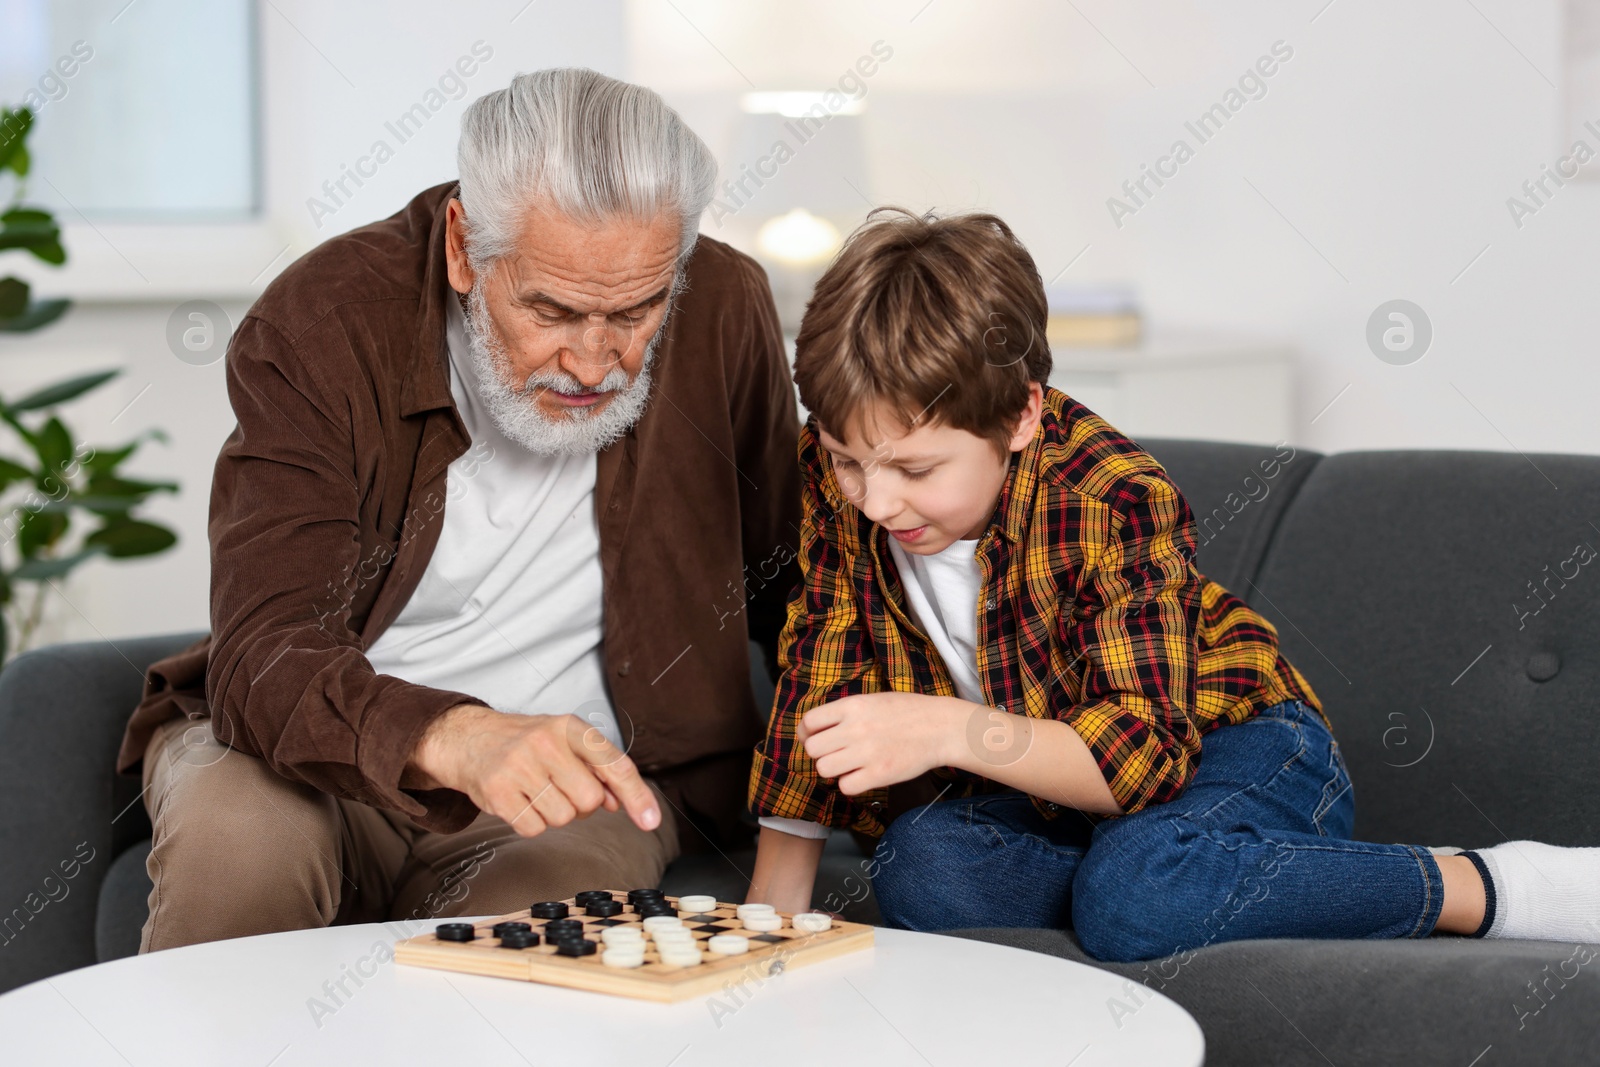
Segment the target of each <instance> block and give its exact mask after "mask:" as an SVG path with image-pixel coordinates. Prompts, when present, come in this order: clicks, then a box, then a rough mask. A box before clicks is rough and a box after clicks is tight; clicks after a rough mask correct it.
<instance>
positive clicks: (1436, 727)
mask: <svg viewBox="0 0 1600 1067" xmlns="http://www.w3.org/2000/svg"><path fill="white" fill-rule="evenodd" d="M1144 443H1145V445H1146V447H1147V448H1149V450H1150V451H1151V452H1152V453H1153V454H1154V455H1155V456H1156V457H1157V458H1158V459H1159V460H1160V461H1161V462H1162V463H1163V464H1164V465H1165V466H1166V467H1167V469H1168V470H1169V471H1170V472H1171V474H1172V475H1173V477H1174V479H1175V480H1176V481H1177V483H1178V485H1179V486H1180V487H1182V489H1183V490H1184V493H1185V495H1186V496H1187V497H1188V499H1189V501H1190V504H1191V506H1192V507H1193V508H1194V511H1195V514H1196V518H1197V520H1198V521H1199V523H1200V528H1201V542H1202V547H1201V550H1200V555H1199V559H1198V562H1199V565H1200V568H1201V569H1202V570H1203V571H1204V572H1205V573H1207V574H1208V575H1210V576H1212V577H1214V578H1216V579H1217V580H1218V581H1220V582H1221V583H1222V584H1223V585H1224V586H1226V587H1227V588H1228V589H1230V590H1232V591H1233V592H1235V593H1237V594H1239V595H1240V596H1241V597H1243V598H1244V599H1245V600H1246V601H1248V602H1249V603H1250V604H1252V605H1253V606H1254V607H1256V608H1257V609H1259V610H1260V611H1261V612H1262V613H1263V614H1265V615H1266V617H1267V618H1268V619H1270V620H1271V621H1272V622H1273V623H1274V624H1275V625H1276V626H1277V627H1278V630H1279V633H1280V636H1281V638H1282V641H1283V645H1284V648H1285V650H1286V652H1287V654H1288V655H1289V657H1290V658H1291V659H1292V660H1293V662H1294V663H1295V664H1296V665H1297V666H1298V667H1299V668H1300V669H1301V671H1302V672H1304V673H1305V675H1306V676H1307V677H1308V678H1309V679H1310V681H1311V683H1312V685H1313V686H1314V687H1315V688H1316V690H1317V692H1318V694H1319V695H1320V696H1321V697H1322V699H1323V702H1324V704H1325V706H1326V708H1327V710H1328V714H1329V718H1330V719H1331V720H1332V722H1333V724H1334V729H1335V734H1336V736H1337V737H1338V738H1339V740H1340V743H1341V745H1342V747H1343V749H1344V753H1345V756H1346V759H1347V762H1348V764H1349V767H1350V772H1351V775H1352V777H1353V779H1354V782H1355V793H1356V810H1357V817H1356V836H1357V837H1358V838H1362V839H1367V840H1374V841H1385V842H1394V841H1405V842H1413V843H1420V844H1428V845H1457V846H1461V847H1474V846H1487V845H1491V844H1495V843H1498V842H1500V841H1503V840H1506V839H1508V838H1512V839H1514V838H1533V839H1537V840H1542V841H1548V842H1551V843H1554V844H1561V845H1580V844H1582V845H1597V844H1600V789H1597V788H1596V783H1595V779H1594V772H1595V768H1596V765H1597V756H1600V709H1597V708H1596V706H1595V697H1596V696H1600V678H1597V674H1600V607H1597V605H1600V568H1597V567H1596V566H1594V564H1593V562H1592V560H1593V557H1594V550H1593V549H1590V548H1589V547H1588V546H1590V545H1593V546H1597V547H1600V526H1597V525H1596V522H1600V458H1594V457H1585V456H1563V455H1537V456H1530V457H1524V456H1521V455H1516V454H1502V453H1474V452H1358V453H1347V454H1341V455H1336V456H1320V455H1318V454H1315V453H1312V452H1308V451H1305V450H1300V451H1298V452H1294V453H1293V454H1292V455H1291V454H1290V450H1288V449H1283V450H1274V449H1272V448H1263V447H1257V446H1247V445H1229V444H1214V443H1204V442H1193V441H1168V440H1150V441H1146V442H1144ZM1578 546H1583V547H1582V548H1581V549H1580V548H1579V547H1578ZM195 636H197V635H194V634H180V635H173V636H170V637H152V638H144V639H139V640H128V641H118V642H116V643H115V647H113V645H111V644H103V643H92V644H77V645H60V646H55V647H52V648H46V649H41V650H38V651H35V652H31V653H28V654H27V655H24V656H21V657H18V658H17V659H16V660H15V661H14V662H13V663H12V664H11V665H9V666H8V667H7V668H6V669H5V671H4V672H3V673H0V810H3V811H4V812H5V814H6V818H5V820H4V821H3V822H0V922H3V923H4V932H3V933H0V990H4V989H9V988H12V987H14V986H16V985H20V984H22V983H23V982H27V981H32V980H34V979H38V978H41V977H44V976H47V975H50V974H54V973H57V972H59V971H63V970H67V969H70V968H74V967H81V966H85V965H88V964H91V963H94V962H96V961H98V960H106V959H111V958H115V957H118V956H122V955H127V954H129V953H131V952H133V951H135V950H136V948H137V945H138V931H139V927H140V925H141V924H142V922H143V919H144V909H145V895H146V893H147V892H148V888H149V883H148V881H147V879H146V876H145V873H144V857H145V855H146V853H147V851H148V848H149V832H150V829H149V823H148V820H147V819H146V817H145V813H144V809H143V805H142V804H140V803H138V801H139V794H138V784H137V783H136V782H133V781H130V780H126V779H119V778H117V777H116V776H115V775H113V774H112V773H111V769H110V768H111V765H112V760H113V755H114V753H115V750H116V746H117V742H118V740H119V738H120V735H121V730H122V724H123V722H124V720H125V718H126V716H127V714H128V712H129V710H130V709H131V708H132V706H133V704H134V703H135V702H136V701H137V699H138V695H139V692H140V683H141V678H142V672H143V669H144V667H145V665H146V664H147V663H149V662H150V661H152V660H154V659H157V658H159V657H161V656H163V655H165V654H166V653H168V652H169V651H171V650H173V649H176V648H179V647H182V646H183V645H185V644H187V643H189V642H190V641H191V640H192V639H193V638H194V637H195ZM752 664H753V672H752V674H753V684H754V685H755V686H756V687H757V690H758V692H759V693H763V694H766V693H770V683H769V682H768V680H767V679H766V678H765V674H764V672H763V671H762V670H761V668H760V667H759V661H758V660H756V659H754V658H753V659H752ZM764 700H765V698H763V702H764ZM750 860H751V855H750V854H749V853H739V854H735V855H732V856H723V855H720V854H715V853H708V854H703V855H697V856H691V857H687V858H685V859H683V860H680V861H679V862H678V863H677V864H674V866H673V867H672V869H671V870H669V871H668V873H667V877H666V880H665V883H664V884H665V887H666V888H667V889H668V890H669V891H677V890H686V889H688V888H690V887H692V888H694V889H696V890H699V891H705V892H715V893H717V894H719V895H723V896H725V898H726V897H728V896H731V897H734V898H737V897H738V895H739V894H740V893H741V892H742V890H743V885H744V875H745V873H747V872H748V867H749V863H750ZM64 863H65V864H66V866H63V864H64ZM864 864H865V857H863V856H862V855H861V854H860V853H859V852H858V851H857V850H856V848H855V845H854V843H853V842H852V840H851V839H850V838H849V837H848V836H846V835H836V836H835V838H834V839H833V840H832V841H831V842H830V844H829V850H828V855H827V859H826V862H825V870H824V874H823V877H822V879H821V881H820V882H819V887H818V902H819V903H821V902H822V901H823V900H824V899H825V898H827V897H829V896H831V897H832V902H833V903H838V902H840V901H847V902H848V903H847V907H846V913H847V915H849V916H850V917H852V918H856V919H861V920H865V921H871V919H872V918H873V917H874V916H875V915H876V909H875V906H874V905H873V902H872V899H871V896H870V894H869V893H868V892H867V891H866V880H865V878H864V873H865V868H864ZM66 870H72V871H73V877H72V878H70V879H66V878H65V876H64V872H65V871H66ZM741 872H744V873H741ZM18 907H20V912H18V911H13V910H10V909H13V908H18ZM19 914H20V915H21V919H20V920H19V918H18V916H19ZM7 916H9V918H7ZM957 936H963V937H971V938H976V939H980V940H986V941H994V942H999V943H1002V944H1008V945H1014V946H1019V947H1022V948H1026V949H1031V950H1034V951H1038V952H1047V953H1051V954H1054V955H1058V956H1064V957H1067V958H1070V959H1074V960H1079V961H1081V962H1086V963H1090V964H1093V965H1095V966H1104V967H1105V968H1106V969H1107V970H1111V971H1114V972H1117V973H1120V974H1123V975H1126V976H1127V977H1129V978H1130V979H1131V980H1132V981H1134V982H1144V983H1145V984H1147V985H1149V986H1151V987H1152V988H1157V989H1160V990H1161V991H1162V992H1163V993H1165V994H1166V995H1167V996H1170V997H1172V998H1173V999H1174V1000H1176V1001H1177V1002H1178V1003H1180V1004H1182V1005H1184V1007H1186V1008H1187V1009H1188V1010H1189V1011H1190V1012H1191V1013H1192V1014H1193V1015H1194V1016H1195V1017H1196V1019H1198V1020H1199V1022H1200V1025H1201V1026H1202V1027H1203V1029H1204V1030H1205V1034H1206V1042H1207V1049H1208V1054H1207V1062H1208V1063H1210V1064H1213V1065H1227V1064H1273V1065H1293V1064H1327V1063H1339V1064H1345V1063H1350V1064H1385V1063H1397V1064H1399V1063H1403V1064H1407V1065H1415V1064H1433V1063H1440V1064H1456V1065H1460V1067H1468V1065H1471V1064H1478V1065H1482V1067H1498V1065H1502V1064H1509V1063H1527V1064H1557V1063H1592V1062H1596V1061H1600V1051H1597V1050H1600V978H1597V977H1596V972H1597V971H1600V959H1597V960H1594V961H1593V962H1586V954H1587V953H1588V952H1589V951H1590V950H1588V949H1581V950H1580V949H1579V948H1578V947H1577V946H1574V945H1571V944H1563V943H1555V942H1527V941H1521V942H1518V941H1499V942H1483V941H1476V940H1472V939H1468V938H1459V937H1447V936H1441V937H1432V938H1427V939H1423V940H1417V941H1397V942H1363V941H1291V940H1280V941H1257V942H1233V943H1226V944H1218V945H1212V946H1209V947H1206V948H1203V949H1200V950H1199V951H1197V952H1196V953H1194V954H1193V956H1192V958H1190V959H1188V960H1180V959H1176V958H1175V959H1173V960H1168V961H1157V962H1152V963H1148V964H1125V965H1102V964H1097V963H1095V961H1093V960H1090V959H1088V958H1087V957H1086V956H1085V955H1084V953H1083V951H1082V949H1081V948H1080V947H1079V946H1078V944H1077V941H1076V940H1075V939H1074V938H1073V936H1072V934H1071V932H1070V931H1046V930H1027V929H1013V930H970V931H961V932H960V933H959V934H958V935H957ZM1106 1010H1107V1011H1108V1012H1110V1011H1113V1010H1114V1009H1113V1006H1112V1005H1110V1004H1108V1005H1107V1006H1106ZM1063 1047H1064V1048H1065V1046H1063Z"/></svg>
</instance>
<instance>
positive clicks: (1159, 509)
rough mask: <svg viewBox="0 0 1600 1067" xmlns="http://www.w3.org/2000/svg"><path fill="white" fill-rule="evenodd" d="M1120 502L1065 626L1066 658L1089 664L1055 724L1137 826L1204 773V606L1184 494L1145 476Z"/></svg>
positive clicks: (1161, 478) (1160, 478)
mask: <svg viewBox="0 0 1600 1067" xmlns="http://www.w3.org/2000/svg"><path fill="white" fill-rule="evenodd" d="M1122 493H1123V499H1122V500H1120V501H1118V502H1117V503H1116V504H1115V505H1114V509H1113V514H1112V516H1111V520H1110V530H1109V535H1108V537H1107V538H1106V541H1105V544H1104V545H1103V546H1102V547H1101V551H1100V554H1099V558H1098V559H1097V560H1095V561H1094V562H1093V564H1092V565H1091V567H1090V570H1089V572H1088V573H1087V574H1086V576H1085V581H1084V582H1083V584H1082V585H1081V586H1080V587H1079V589H1078V590H1077V596H1076V597H1075V600H1074V602H1073V603H1072V604H1069V605H1066V606H1064V610H1063V611H1062V614H1061V618H1060V621H1059V623H1058V625H1059V634H1060V638H1061V642H1062V646H1063V647H1064V648H1066V649H1069V650H1074V651H1075V652H1076V653H1077V654H1079V655H1081V657H1082V673H1081V675H1080V677H1081V679H1082V686H1081V691H1080V692H1079V693H1077V694H1072V693H1070V692H1068V691H1067V689H1066V687H1065V686H1060V685H1058V686H1055V687H1053V688H1052V691H1051V693H1050V700H1051V712H1050V713H1051V719H1053V720H1057V721H1059V722H1061V723H1064V724H1067V725H1070V726H1071V727H1072V728H1073V729H1074V730H1075V731H1076V732H1077V734H1078V735H1079V736H1080V737H1081V738H1082V740H1083V742H1084V743H1085V746H1086V749H1087V754H1088V755H1089V756H1090V757H1091V758H1092V760H1093V763H1094V765H1095V767H1096V768H1097V769H1098V770H1099V772H1100V775H1101V778H1102V779H1103V780H1104V781H1105V783H1106V784H1107V786H1108V787H1109V792H1110V793H1111V796H1112V797H1113V799H1115V800H1116V802H1117V805H1118V807H1120V809H1121V810H1122V811H1123V812H1124V813H1130V814H1131V813H1132V812H1135V811H1138V810H1139V809H1141V808H1143V807H1145V806H1147V805H1150V804H1161V803H1166V802H1167V801H1170V800H1174V799H1176V798H1177V796H1178V795H1179V794H1180V793H1182V792H1183V790H1184V788H1185V787H1187V786H1188V784H1189V781H1190V779H1191V778H1193V777H1194V772H1195V769H1196V767H1197V766H1198V764H1197V757H1198V756H1199V753H1200V731H1199V729H1198V727H1196V725H1195V723H1194V720H1193V719H1192V718H1191V716H1190V712H1191V711H1192V709H1193V708H1194V694H1195V675H1196V670H1197V660H1198V655H1199V648H1198V645H1197V636H1196V635H1197V634H1198V630H1199V624H1200V595H1199V579H1198V577H1197V576H1196V574H1195V572H1194V568H1193V567H1192V566H1191V565H1190V561H1191V560H1193V558H1194V554H1195V550H1196V547H1197V545H1196V542H1195V533H1194V530H1195V526H1194V516H1193V514H1192V513H1191V512H1190V510H1189V505H1188V503H1187V502H1186V501H1185V500H1184V499H1183V496H1182V494H1181V493H1179V492H1178V488H1177V486H1176V485H1174V484H1173V483H1172V482H1171V480H1170V479H1168V478H1167V477H1166V476H1165V475H1163V474H1161V473H1159V472H1149V473H1143V474H1140V475H1138V476H1136V477H1134V478H1130V479H1129V480H1128V481H1127V482H1126V483H1125V484H1124V486H1123V487H1122ZM1049 725H1050V724H1049V723H1041V724H1036V727H1035V728H1036V729H1037V728H1038V727H1039V726H1049ZM1019 762H1020V761H1019ZM1030 792H1033V791H1032V790H1030ZM1035 795H1036V796H1041V797H1045V798H1046V799H1050V797H1049V795H1048V794H1046V793H1035Z"/></svg>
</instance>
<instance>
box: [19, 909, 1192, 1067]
mask: <svg viewBox="0 0 1600 1067" xmlns="http://www.w3.org/2000/svg"><path fill="white" fill-rule="evenodd" d="M408 932H416V931H415V930H411V931H406V930H402V929H401V928H400V927H399V926H398V925H397V924H389V925H369V926H344V927H334V928H332V929H328V930H304V931H299V932H296V933H287V934H268V935H265V936H262V937H247V938H240V939H238V940H235V941H221V942H217V943H214V944H209V945H196V946H193V947H191V948H181V949H172V950H169V951H166V952H158V953H154V954H152V955H149V956H139V957H134V958H131V959H124V960H117V961H115V962H112V963H103V964H100V965H98V966H95V967H86V968H84V969H82V970H78V971H72V972H70V973H68V974H63V975H58V976H57V977H55V978H50V979H46V980H45V981H42V982H35V983H34V984H32V985H28V986H24V987H22V988H21V989H17V990H14V991H13V992H11V993H7V994H6V995H5V996H3V997H0V1035H3V1036H0V1048H3V1050H4V1051H3V1054H0V1059H4V1061H5V1062H6V1063H16V1064H24V1063H26V1064H49V1063H70V1064H73V1065H75V1067H98V1065H100V1064H106V1065H110V1067H127V1065H135V1067H145V1065H151V1067H155V1065H162V1067H181V1065H185V1064H204V1065H206V1067H213V1065H217V1064H227V1065H229V1067H269V1065H270V1067H297V1065H301V1064H331V1065H338V1067H352V1065H366V1064H377V1065H383V1067H388V1065H399V1064H428V1065H430V1067H438V1065H457V1064H459V1065H472V1067H495V1065H500V1064H505V1065H510V1067H518V1065H527V1064H539V1065H540V1067H543V1065H545V1064H568V1063H571V1064H584V1065H586V1067H587V1065H601V1064H625V1065H627V1067H669V1065H670V1067H691V1065H694V1064H738V1065H740V1067H765V1065H768V1064H790V1063H794V1064H838V1063H854V1064H870V1065H872V1067H889V1065H891V1064H908V1065H914V1067H928V1065H930V1064H932V1065H936V1067H944V1065H946V1064H949V1065H952V1067H974V1065H979V1064H1005V1065H1007V1067H1021V1065H1024V1064H1048V1065H1050V1067H1063V1065H1065V1064H1070V1065H1071V1067H1089V1065H1091V1064H1115V1065H1118V1067H1129V1065H1134V1064H1161V1065H1162V1067H1193V1065H1197V1064H1199V1063H1201V1061H1202V1059H1203V1058H1204V1051H1205V1041H1204V1039H1203V1037H1202V1036H1201V1033H1200V1028H1199V1026H1198V1025H1196V1023H1195V1021H1194V1019H1192V1018H1191V1017H1190V1016H1189V1014H1188V1013H1187V1012H1185V1011H1184V1010H1183V1009H1182V1008H1180V1007H1179V1006H1178V1005H1177V1004H1175V1003H1173V1002H1172V1001H1171V1000H1169V999H1167V998H1166V997H1164V996H1161V995H1160V994H1158V993H1154V992H1152V991H1150V990H1148V989H1146V988H1144V987H1135V988H1136V989H1137V995H1136V997H1134V998H1132V999H1130V997H1129V994H1128V991H1127V988H1126V987H1125V985H1124V980H1123V979H1122V978H1119V977H1118V976H1116V975H1114V974H1111V973H1109V972H1106V971H1100V970H1096V969H1095V968H1093V967H1085V966H1083V965H1082V964H1077V963H1073V962H1070V961H1068V960H1063V959H1058V958H1056V957H1054V956H1045V955H1041V954H1039V953H1035V952H1025V951H1022V950H1020V949H1013V948H1006V947H1004V946H1000V945H990V944H984V943H981V942H977V941H967V940H963V939H961V938H953V937H940V936H937V935H933V934H913V933H906V932H903V931H898V930H879V931H877V944H876V946H875V947H874V948H872V949H870V950H867V951H864V952H860V953H855V954H853V955H851V956H847V957H843V958H840V959H837V960H830V961H827V962H824V963H818V964H814V965H812V966H808V967H801V968H797V969H795V970H792V971H790V972H788V973H786V974H783V975H781V976H779V977H777V978H775V979H772V980H770V981H769V982H768V983H767V984H766V985H763V986H761V987H759V988H754V989H751V990H750V991H749V993H748V995H747V996H745V997H742V998H739V999H738V1000H736V999H735V998H732V997H721V998H718V1003H719V1004H720V1005H721V1007H720V1009H714V1006H713V1003H712V1001H711V1000H710V999H703V1000H692V1001H687V1002H685V1003H681V1004H652V1003H645V1002H641V1001H634V1000H625V999H622V998H617V997H609V996H603V995H600V994H594V993H583V992H577V991H573V990H566V989H555V988H551V987H547V986H539V985H534V984H532V983H528V982H515V981H509V980H505V979H497V978H480V977H476V976H472V975H461V974H448V973H445V972H442V971H431V970H424V969H420V968H415V967H407V966H400V965H397V964H394V963H392V962H390V963H382V962H380V960H379V958H378V955H377V953H376V952H375V949H377V948H378V947H379V946H382V945H389V944H392V943H393V942H394V941H395V940H396V939H397V938H398V937H399V936H402V935H403V934H405V933H408ZM351 975H355V976H356V978H359V979H360V982H359V984H358V983H357V980H356V978H353V977H350V976H351ZM365 975H370V977H365ZM341 978H343V979H344V988H345V989H346V990H347V991H349V995H348V996H346V995H344V994H342V993H339V992H338V990H337V989H336V988H334V986H335V984H336V983H337V982H338V981H339V980H340V979H341ZM324 983H329V985H328V986H326V987H325V986H324ZM329 989H333V995H330V993H329ZM1113 997H1116V998H1118V999H1119V1000H1120V1001H1121V1002H1122V1003H1123V1006H1124V1008H1123V1010H1122V1011H1120V1012H1118V1013H1113V1011H1112V1009H1111V1008H1110V1007H1109V1001H1110V1000H1111V998H1113ZM739 1000H742V1003H740V1002H739ZM319 1002H320V1004H321V1005H322V1006H321V1007H320V1008H319V1007H318V1006H317V1005H318V1003H319ZM1128 1004H1138V1005H1140V1006H1139V1007H1138V1008H1137V1009H1136V1010H1135V1011H1134V1012H1133V1014H1131V1015H1129V1014H1127V1012H1126V1010H1125V1009H1126V1006H1127V1005H1128ZM1119 1021H1120V1026H1119V1025H1118V1024H1119Z"/></svg>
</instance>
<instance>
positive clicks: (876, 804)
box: [867, 800, 883, 811]
mask: <svg viewBox="0 0 1600 1067" xmlns="http://www.w3.org/2000/svg"><path fill="white" fill-rule="evenodd" d="M867 807H869V808H871V809H872V810H873V811H882V810H883V801H881V800H874V801H873V802H872V803H871V804H868V805H867Z"/></svg>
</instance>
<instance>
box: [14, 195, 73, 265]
mask: <svg viewBox="0 0 1600 1067" xmlns="http://www.w3.org/2000/svg"><path fill="white" fill-rule="evenodd" d="M11 248H25V249H27V250H28V251H30V252H32V253H33V254H34V255H35V256H38V257H39V258H40V259H42V260H44V261H45V262H46V263H53V264H55V265H57V266H60V265H61V264H62V263H65V262H66V260H67V252H66V249H64V248H62V247H61V227H60V226H58V225H57V224H56V220H55V218H54V217H53V216H52V215H51V214H50V213H49V212H48V211H40V210H38V209H37V208H25V207H18V208H12V209H11V210H10V211H7V212H6V213H5V214H3V215H0V252H3V251H5V250H7V249H11Z"/></svg>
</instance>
